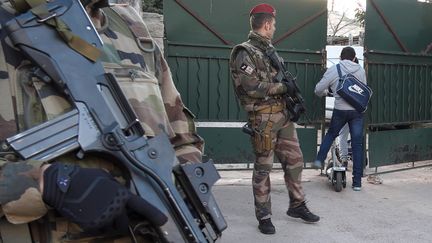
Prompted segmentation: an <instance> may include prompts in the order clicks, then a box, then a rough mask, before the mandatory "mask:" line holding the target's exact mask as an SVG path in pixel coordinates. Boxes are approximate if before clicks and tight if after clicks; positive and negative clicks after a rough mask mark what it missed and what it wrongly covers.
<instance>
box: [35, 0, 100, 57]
mask: <svg viewBox="0 0 432 243" xmlns="http://www.w3.org/2000/svg"><path fill="white" fill-rule="evenodd" d="M29 1H39V0H29ZM31 12H32V13H33V14H34V15H36V16H38V18H39V19H40V20H41V21H43V22H45V23H47V24H48V25H51V26H52V27H54V28H55V29H56V30H57V32H58V33H59V34H60V36H61V37H62V38H63V40H64V41H65V42H66V43H67V44H68V45H69V47H70V48H72V49H74V50H75V51H77V52H78V53H80V54H81V55H83V56H84V57H86V58H88V59H90V60H91V61H93V62H96V60H97V59H98V58H99V56H100V55H101V51H100V50H99V49H98V48H96V47H95V46H93V45H91V44H89V43H88V42H86V41H85V40H83V39H81V38H80V37H79V36H77V35H75V34H74V33H72V31H71V30H70V28H69V27H68V26H67V24H66V23H65V22H63V21H62V20H61V19H60V18H58V17H56V16H55V13H51V12H49V11H48V9H47V8H46V5H44V4H42V5H38V6H36V7H34V8H32V9H31Z"/></svg>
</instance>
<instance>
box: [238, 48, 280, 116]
mask: <svg viewBox="0 0 432 243" xmlns="http://www.w3.org/2000/svg"><path fill="white" fill-rule="evenodd" d="M240 50H245V51H246V52H247V53H248V54H249V56H250V58H251V59H252V62H253V63H254V64H255V67H256V71H257V75H258V79H259V80H260V81H261V82H267V83H272V82H273V77H274V76H275V75H276V74H277V71H276V70H275V69H274V68H273V67H272V66H271V64H270V60H269V58H268V57H267V56H266V55H265V53H263V51H262V50H260V49H259V48H258V47H256V46H254V45H252V44H251V43H250V41H246V42H243V43H241V44H239V45H236V46H235V47H234V48H233V51H232V52H231V59H230V60H231V63H230V66H231V68H233V67H234V65H233V63H232V62H233V61H234V60H235V57H236V56H237V54H238V52H239V51H240ZM234 90H235V92H236V95H237V97H238V98H239V100H240V103H241V104H242V106H243V108H244V109H245V110H246V111H248V112H253V111H257V110H261V109H263V108H266V107H268V106H269V105H273V104H279V103H281V102H280V101H279V99H280V97H274V96H273V97H270V96H269V97H266V98H264V99H257V98H252V97H250V96H248V95H247V94H246V92H245V91H244V90H243V89H242V88H241V87H234Z"/></svg>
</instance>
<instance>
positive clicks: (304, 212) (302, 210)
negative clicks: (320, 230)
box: [287, 202, 320, 223]
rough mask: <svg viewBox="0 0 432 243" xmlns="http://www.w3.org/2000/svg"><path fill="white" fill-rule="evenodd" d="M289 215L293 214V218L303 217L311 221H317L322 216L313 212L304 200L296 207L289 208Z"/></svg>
mask: <svg viewBox="0 0 432 243" xmlns="http://www.w3.org/2000/svg"><path fill="white" fill-rule="evenodd" d="M287 215H288V216H291V217H293V218H301V219H303V220H304V221H306V222H309V223H315V222H318V221H319V220H320V217H319V216H317V215H315V214H313V213H312V212H311V211H309V209H308V208H307V207H306V203H305V202H302V203H301V204H300V205H299V206H297V207H295V208H291V207H290V208H289V209H288V211H287Z"/></svg>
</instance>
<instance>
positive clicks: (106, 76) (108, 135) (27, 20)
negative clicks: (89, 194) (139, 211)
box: [3, 0, 227, 242]
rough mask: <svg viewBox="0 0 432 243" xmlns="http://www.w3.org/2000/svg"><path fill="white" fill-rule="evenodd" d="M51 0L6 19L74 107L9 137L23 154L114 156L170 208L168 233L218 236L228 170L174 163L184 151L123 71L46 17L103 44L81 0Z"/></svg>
mask: <svg viewBox="0 0 432 243" xmlns="http://www.w3.org/2000/svg"><path fill="white" fill-rule="evenodd" d="M43 5H44V8H45V9H46V10H48V14H44V16H43V18H41V16H37V15H35V14H34V13H33V12H32V11H28V12H26V13H24V14H21V15H19V16H17V17H15V18H13V19H12V20H10V21H9V22H8V23H7V24H6V25H5V26H3V27H4V29H5V30H6V32H7V34H8V36H9V38H10V40H11V42H12V43H13V45H14V46H15V47H16V48H18V49H19V50H20V52H22V53H23V54H24V55H25V56H27V57H28V58H29V59H30V60H31V61H32V62H33V64H34V65H35V66H37V67H38V69H37V70H36V71H35V72H34V74H35V75H36V76H38V77H39V78H41V80H44V81H45V82H49V83H51V84H52V85H54V86H55V87H57V88H58V89H59V90H60V91H61V92H63V93H64V94H65V95H66V96H67V97H68V99H69V100H70V101H71V103H72V104H73V106H74V109H73V110H72V111H69V112H67V113H65V114H63V115H61V116H59V117H57V118H55V119H52V120H49V121H47V122H45V123H43V124H40V125H38V126H36V127H33V128H30V129H29V130H26V131H24V132H22V133H19V134H17V135H15V136H13V137H10V138H8V139H7V143H8V145H9V146H10V147H11V149H12V150H13V151H15V152H16V153H17V154H18V155H19V156H20V157H21V158H22V159H35V160H45V161H51V160H54V159H56V158H57V157H59V156H61V155H64V154H66V153H70V152H73V151H78V152H77V154H76V155H77V157H79V158H82V157H84V156H85V155H86V154H88V153H96V154H99V155H103V156H105V157H107V158H110V159H111V160H112V161H115V162H118V163H120V165H121V167H123V168H126V169H127V171H128V172H129V174H130V177H131V182H132V183H131V184H132V187H133V188H132V189H134V190H135V191H136V193H137V195H139V196H141V197H143V198H145V200H147V201H148V202H150V203H151V204H153V205H154V206H155V207H157V208H158V209H160V211H162V212H164V213H165V214H166V215H167V216H168V218H169V220H168V222H167V223H166V224H165V225H164V226H162V227H161V228H159V229H158V232H159V236H160V238H161V239H163V241H170V242H181V241H183V242H214V241H215V240H216V239H218V238H219V237H220V235H221V232H222V231H223V230H224V229H225V228H226V227H227V225H226V222H225V220H224V218H223V216H222V213H221V211H220V210H219V207H218V205H217V203H216V201H215V199H214V197H213V195H212V193H211V187H212V185H213V184H214V183H215V182H216V181H217V180H218V179H219V178H220V176H219V174H218V172H217V171H216V169H215V167H214V165H213V163H212V162H211V161H209V162H206V163H199V164H191V165H176V166H175V167H174V165H175V164H176V163H177V159H176V157H175V153H174V150H173V148H172V145H171V143H170V141H169V139H168V137H167V135H165V134H162V135H159V136H156V137H154V138H150V139H149V138H147V137H146V136H145V134H144V130H143V128H142V126H141V124H140V123H139V121H138V119H137V117H136V115H135V113H134V111H133V110H132V108H131V107H130V105H129V103H128V101H127V99H126V97H125V96H124V94H123V93H122V91H121V89H120V87H119V85H118V83H117V81H116V80H115V77H114V76H113V75H112V74H110V73H105V71H104V68H103V66H102V63H101V62H100V61H96V62H92V61H90V60H89V59H87V58H86V57H84V56H82V55H81V54H79V53H78V52H76V51H75V50H73V49H71V48H70V47H69V46H68V45H67V43H66V42H64V41H63V40H62V39H61V38H60V36H59V34H58V33H57V31H56V30H55V29H54V28H52V27H51V26H49V25H48V24H46V21H48V20H49V19H52V18H60V19H61V20H62V21H63V22H64V23H66V24H67V25H68V27H69V28H70V30H71V31H72V32H73V33H74V34H76V35H78V36H79V37H81V38H82V39H83V40H85V41H86V42H87V43H90V44H92V45H94V46H95V47H97V48H99V49H102V47H103V43H102V41H101V39H100V37H99V35H98V34H97V32H96V30H95V28H94V26H93V24H92V22H91V21H90V19H89V17H88V16H87V13H86V12H85V10H84V8H83V6H82V5H81V3H80V1H79V0H54V1H50V2H48V3H44V4H43ZM173 167H174V169H173ZM173 172H174V175H175V177H176V178H177V181H178V183H179V187H177V185H176V183H175V182H174V181H173ZM178 188H181V189H178ZM179 190H181V191H182V193H180V191H179Z"/></svg>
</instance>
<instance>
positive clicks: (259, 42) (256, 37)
mask: <svg viewBox="0 0 432 243" xmlns="http://www.w3.org/2000/svg"><path fill="white" fill-rule="evenodd" d="M248 39H249V41H250V43H251V44H252V45H253V46H256V47H258V48H260V49H261V50H263V51H265V50H267V49H268V48H269V47H271V48H273V45H272V44H271V42H270V39H268V38H265V37H264V36H261V35H260V34H258V33H256V32H254V31H251V32H249V35H248Z"/></svg>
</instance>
